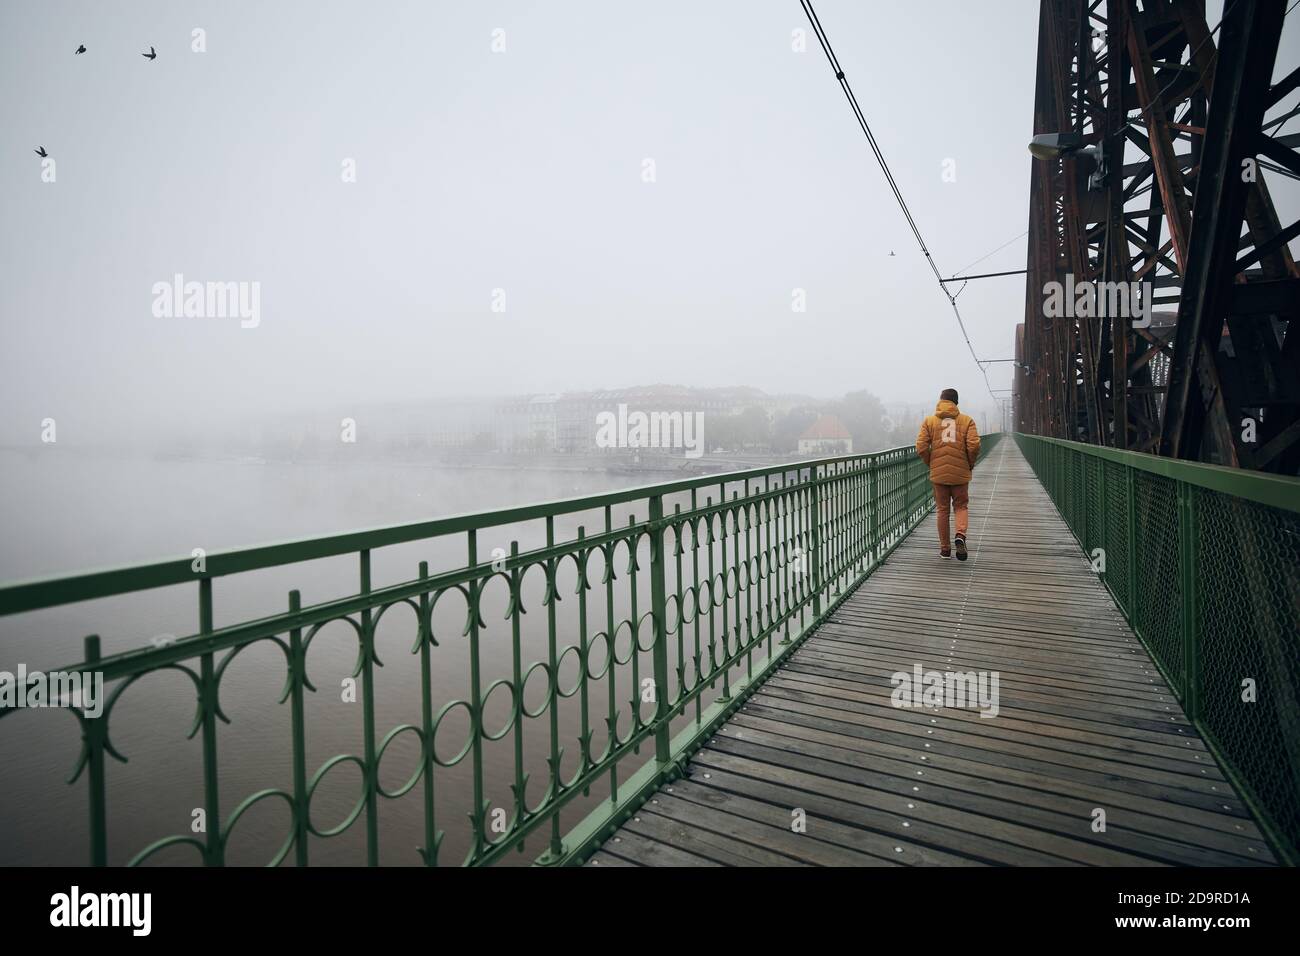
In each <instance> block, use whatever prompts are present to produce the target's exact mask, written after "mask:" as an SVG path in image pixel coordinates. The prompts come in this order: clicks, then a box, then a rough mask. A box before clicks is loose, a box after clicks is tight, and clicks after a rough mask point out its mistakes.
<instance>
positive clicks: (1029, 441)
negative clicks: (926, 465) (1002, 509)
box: [1016, 435, 1300, 865]
mask: <svg viewBox="0 0 1300 956" xmlns="http://www.w3.org/2000/svg"><path fill="white" fill-rule="evenodd" d="M1016 442H1017V444H1018V445H1019V446H1020V450H1021V451H1022V452H1023V453H1024V455H1025V458H1026V459H1027V460H1028V461H1029V463H1030V465H1031V467H1032V468H1033V469H1034V473H1035V474H1036V475H1037V476H1038V478H1039V480H1040V481H1041V482H1042V483H1043V485H1044V487H1045V488H1046V489H1047V491H1048V494H1049V495H1050V496H1051V498H1052V501H1053V502H1054V503H1055V505H1056V508H1057V510H1058V511H1059V512H1060V514H1061V517H1062V518H1063V519H1064V521H1065V522H1066V524H1067V525H1069V527H1070V529H1071V531H1073V532H1074V534H1075V536H1076V537H1077V538H1078V540H1079V543H1080V545H1081V546H1082V547H1083V548H1084V550H1085V551H1087V552H1088V553H1089V555H1091V556H1093V558H1094V566H1096V567H1098V570H1099V573H1100V575H1101V577H1102V580H1103V581H1104V582H1105V584H1106V586H1107V587H1108V588H1109V589H1110V592H1111V594H1112V595H1113V596H1114V598H1115V602H1116V604H1117V605H1118V606H1119V608H1120V610H1121V611H1122V612H1123V613H1124V615H1125V617H1127V618H1128V621H1129V624H1130V625H1131V626H1132V628H1133V630H1134V633H1136V634H1137V636H1138V638H1139V639H1140V640H1141V641H1142V643H1143V645H1144V646H1145V647H1146V648H1147V650H1148V651H1149V652H1150V654H1151V656H1152V658H1153V659H1154V660H1155V662H1156V665H1157V666H1158V667H1159V668H1160V670H1161V671H1162V673H1163V674H1164V675H1165V678H1166V679H1167V680H1168V681H1169V684H1170V686H1171V687H1172V689H1173V691H1174V693H1175V694H1177V695H1178V698H1179V700H1180V701H1181V702H1182V705H1183V709H1184V710H1185V711H1186V713H1187V716H1188V719H1190V720H1191V721H1192V723H1193V724H1194V725H1195V726H1196V728H1197V729H1198V730H1199V731H1200V733H1201V735H1202V736H1203V737H1204V739H1205V741H1206V743H1207V744H1208V745H1209V746H1210V748H1211V749H1212V750H1213V751H1214V754H1215V757H1216V758H1217V759H1218V761H1219V763H1220V765H1221V766H1222V767H1223V769H1224V771H1225V773H1226V774H1227V775H1228V777H1229V778H1230V779H1231V780H1232V782H1233V784H1234V785H1235V786H1236V788H1237V791H1238V793H1240V795H1241V797H1242V798H1243V799H1244V800H1245V801H1246V803H1247V804H1248V805H1249V806H1250V808H1251V810H1252V811H1253V812H1254V814H1255V817H1256V819H1257V820H1258V821H1259V824H1260V827H1261V828H1262V829H1263V830H1264V832H1265V833H1266V834H1267V835H1268V837H1269V839H1270V841H1271V842H1272V843H1273V845H1274V849H1275V850H1277V852H1278V855H1279V856H1280V857H1281V858H1283V859H1284V860H1286V861H1287V862H1288V863H1290V864H1291V865H1296V863H1297V862H1300V479H1296V478H1287V477H1283V476H1279V475H1268V474H1260V473H1256V472H1247V471H1240V470H1237V469H1231V468H1221V467H1218V466H1215V465H1201V464H1195V463H1192V462H1184V461H1173V460H1170V459H1165V458H1158V457H1155V456H1153V455H1144V454H1138V453H1135V452H1124V451H1117V450H1115V449H1111V448H1099V447H1095V446H1091V445H1083V444H1079V443H1077V442H1067V441H1060V440H1058V439H1053V438H1041V437H1038V436H1031V435H1017V436H1016ZM1097 549H1101V551H1102V552H1103V555H1104V562H1097V561H1096V557H1097Z"/></svg>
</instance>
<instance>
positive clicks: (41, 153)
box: [32, 146, 50, 159]
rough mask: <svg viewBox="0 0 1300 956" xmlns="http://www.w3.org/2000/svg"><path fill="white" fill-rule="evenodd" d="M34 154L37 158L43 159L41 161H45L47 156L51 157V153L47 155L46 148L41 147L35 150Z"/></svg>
mask: <svg viewBox="0 0 1300 956" xmlns="http://www.w3.org/2000/svg"><path fill="white" fill-rule="evenodd" d="M32 152H34V153H35V154H36V155H37V156H39V157H41V159H44V158H45V157H46V156H48V155H50V154H49V153H47V152H46V151H45V147H44V146H41V147H40V148H38V149H35V150H33V151H32Z"/></svg>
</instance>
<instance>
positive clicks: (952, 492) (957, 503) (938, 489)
mask: <svg viewBox="0 0 1300 956" xmlns="http://www.w3.org/2000/svg"><path fill="white" fill-rule="evenodd" d="M969 489H970V486H969V485H940V484H937V483H936V484H935V486H934V504H935V507H936V508H937V509H938V518H939V547H940V548H941V549H943V550H944V551H947V550H949V549H950V548H951V547H952V543H951V542H950V541H949V540H948V512H949V510H950V506H951V511H952V512H953V513H954V514H955V515H956V517H957V533H958V534H959V535H961V536H962V537H965V536H966V528H967V527H968V526H969V522H970V512H969V510H968V509H967V507H966V506H967V503H968V502H969V501H970V496H969V494H968V492H969Z"/></svg>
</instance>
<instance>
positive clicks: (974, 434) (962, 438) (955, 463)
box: [916, 400, 980, 485]
mask: <svg viewBox="0 0 1300 956" xmlns="http://www.w3.org/2000/svg"><path fill="white" fill-rule="evenodd" d="M916 453H917V454H918V455H920V456H921V460H922V461H924V462H925V463H926V464H927V465H929V466H930V481H932V482H933V483H934V484H936V485H964V484H968V483H969V482H970V473H971V469H972V468H974V467H975V460H976V459H977V458H979V455H980V435H979V432H978V431H977V430H976V429H975V419H973V418H971V417H970V416H969V415H963V414H962V411H961V409H960V408H958V407H957V405H956V403H954V402H949V401H946V400H945V401H940V402H939V404H938V405H937V406H936V407H935V409H934V414H933V415H929V416H927V417H926V419H925V421H923V422H921V430H920V431H918V432H917V433H916Z"/></svg>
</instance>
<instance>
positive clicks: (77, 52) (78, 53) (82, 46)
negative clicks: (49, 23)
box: [73, 43, 86, 55]
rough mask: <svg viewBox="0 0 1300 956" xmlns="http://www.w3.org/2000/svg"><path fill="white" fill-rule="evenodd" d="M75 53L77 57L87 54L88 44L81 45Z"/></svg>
mask: <svg viewBox="0 0 1300 956" xmlns="http://www.w3.org/2000/svg"><path fill="white" fill-rule="evenodd" d="M73 52H74V53H76V54H77V55H81V54H82V53H85V52H86V44H84V43H83V44H81V46H79V47H77V49H76V50H74V51H73Z"/></svg>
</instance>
